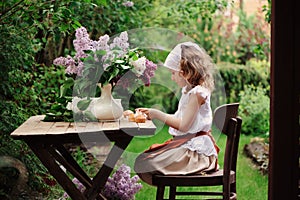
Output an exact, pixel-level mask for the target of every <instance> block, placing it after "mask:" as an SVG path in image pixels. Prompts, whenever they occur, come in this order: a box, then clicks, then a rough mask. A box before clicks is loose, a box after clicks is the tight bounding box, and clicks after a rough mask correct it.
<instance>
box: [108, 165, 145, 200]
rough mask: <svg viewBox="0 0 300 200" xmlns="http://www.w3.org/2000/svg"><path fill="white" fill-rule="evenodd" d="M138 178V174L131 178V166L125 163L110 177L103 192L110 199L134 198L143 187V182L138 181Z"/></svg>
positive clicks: (128, 199) (130, 199) (126, 199)
mask: <svg viewBox="0 0 300 200" xmlns="http://www.w3.org/2000/svg"><path fill="white" fill-rule="evenodd" d="M138 180H139V178H138V176H133V177H132V178H130V167H129V166H126V165H124V164H123V165H121V166H120V168H119V169H118V170H117V171H116V172H115V173H114V174H113V175H112V177H109V179H108V181H107V183H106V185H105V187H104V190H103V194H104V195H105V196H106V197H107V198H109V199H120V200H132V199H134V195H135V194H136V193H137V192H138V191H139V190H140V189H141V188H142V184H140V183H137V181H138Z"/></svg>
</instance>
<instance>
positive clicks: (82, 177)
mask: <svg viewBox="0 0 300 200" xmlns="http://www.w3.org/2000/svg"><path fill="white" fill-rule="evenodd" d="M53 146H54V147H55V148H56V150H57V151H58V152H59V153H57V152H56V151H55V149H52V150H51V152H50V153H51V154H52V156H54V157H55V159H56V160H57V161H59V162H60V164H62V165H63V166H64V167H65V168H66V169H67V170H68V171H69V172H71V174H73V175H74V176H75V177H76V178H77V179H78V180H79V181H80V182H81V183H82V184H83V185H84V186H85V187H86V188H90V187H92V183H93V182H92V180H91V178H90V177H89V176H88V175H87V174H86V173H85V171H84V170H83V169H82V168H81V167H80V166H79V164H78V163H77V162H76V161H75V160H74V158H73V157H72V156H71V155H70V153H69V152H68V151H67V150H66V148H65V147H64V146H63V145H61V144H55V145H53Z"/></svg>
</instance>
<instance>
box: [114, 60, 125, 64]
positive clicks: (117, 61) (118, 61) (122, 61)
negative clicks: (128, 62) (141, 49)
mask: <svg viewBox="0 0 300 200" xmlns="http://www.w3.org/2000/svg"><path fill="white" fill-rule="evenodd" d="M124 62H125V61H124V60H116V61H115V63H117V64H121V63H124Z"/></svg>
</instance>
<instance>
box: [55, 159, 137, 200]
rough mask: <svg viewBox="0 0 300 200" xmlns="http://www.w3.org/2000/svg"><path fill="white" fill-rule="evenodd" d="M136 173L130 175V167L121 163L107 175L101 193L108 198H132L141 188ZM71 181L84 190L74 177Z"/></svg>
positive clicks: (65, 197)
mask: <svg viewBox="0 0 300 200" xmlns="http://www.w3.org/2000/svg"><path fill="white" fill-rule="evenodd" d="M138 181H139V177H138V176H137V175H135V176H133V177H132V178H131V177H130V167H129V166H127V165H124V164H122V165H121V166H120V168H119V169H118V170H117V171H116V172H115V173H114V174H113V175H112V177H109V178H108V180H107V183H106V185H105V187H104V189H103V195H104V196H105V197H106V198H107V199H110V200H133V199H134V197H135V194H136V193H137V192H138V191H140V190H141V189H142V184H141V183H138ZM73 183H74V184H75V185H76V186H77V188H78V189H79V190H80V191H81V192H84V190H85V187H84V186H83V185H82V183H80V182H79V181H78V179H76V178H74V179H73ZM68 197H69V195H68V194H67V193H64V195H63V197H62V198H61V199H67V198H68Z"/></svg>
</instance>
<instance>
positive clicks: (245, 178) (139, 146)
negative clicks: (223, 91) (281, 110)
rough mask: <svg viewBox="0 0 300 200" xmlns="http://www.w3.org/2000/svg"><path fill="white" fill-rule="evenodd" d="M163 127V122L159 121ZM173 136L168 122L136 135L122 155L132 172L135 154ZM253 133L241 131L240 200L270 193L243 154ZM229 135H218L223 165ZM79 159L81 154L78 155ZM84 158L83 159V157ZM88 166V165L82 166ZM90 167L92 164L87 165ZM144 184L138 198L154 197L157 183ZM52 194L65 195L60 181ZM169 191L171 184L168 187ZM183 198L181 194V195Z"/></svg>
mask: <svg viewBox="0 0 300 200" xmlns="http://www.w3.org/2000/svg"><path fill="white" fill-rule="evenodd" d="M157 126H158V127H160V125H159V124H158V125H157ZM170 137H171V136H170V135H169V134H168V129H167V127H166V126H162V127H161V128H159V131H158V132H157V133H156V134H155V135H154V136H145V137H135V138H134V139H133V140H132V142H131V143H130V145H129V146H128V148H127V149H126V151H125V152H124V154H123V156H122V161H123V162H125V164H127V165H129V166H130V167H131V169H132V176H133V175H135V173H134V171H133V165H134V161H135V158H136V156H137V155H138V154H140V153H141V152H143V151H144V150H145V149H147V148H149V146H150V145H151V144H153V143H163V142H164V141H166V140H167V139H169V138H170ZM251 138H252V136H246V135H241V139H240V144H239V155H238V162H237V195H238V199H239V200H249V199H251V200H267V199H268V197H267V195H268V177H267V176H263V175H262V174H261V173H260V172H259V170H258V169H256V167H255V166H254V164H253V163H252V161H251V160H250V159H249V158H247V157H246V156H245V155H244V154H243V148H244V146H245V144H248V143H249V142H250V139H251ZM225 139H226V137H225V136H220V137H218V136H216V141H217V144H218V146H219V147H220V149H221V151H220V153H219V164H220V166H221V167H222V165H223V161H222V158H223V156H224V150H223V149H225V148H224V147H225ZM79 156H80V154H79ZM77 159H78V157H77ZM79 160H80V159H79ZM82 167H84V168H86V166H82ZM85 170H86V171H90V170H89V168H87V169H85ZM141 183H142V185H143V188H142V189H141V191H139V192H138V193H137V194H136V200H154V199H155V195H156V187H154V186H150V185H148V184H146V183H144V182H141ZM195 189H198V188H192V187H185V188H179V190H180V191H191V190H195ZM215 189H217V190H221V187H209V188H205V189H204V188H203V189H201V190H202V191H207V190H208V191H209V190H211V191H212V190H215ZM51 192H52V194H50V195H49V198H48V199H58V197H61V196H62V195H63V190H62V188H61V187H60V186H59V185H56V186H55V187H53V189H52V191H51ZM166 192H168V188H167V189H166ZM178 199H180V197H179V198H178ZM192 199H200V198H198V197H192Z"/></svg>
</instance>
